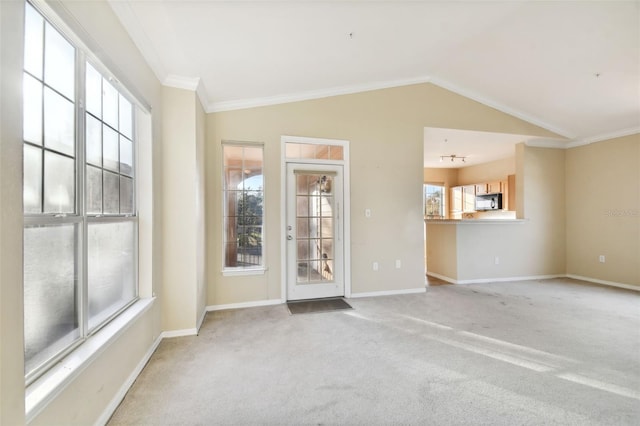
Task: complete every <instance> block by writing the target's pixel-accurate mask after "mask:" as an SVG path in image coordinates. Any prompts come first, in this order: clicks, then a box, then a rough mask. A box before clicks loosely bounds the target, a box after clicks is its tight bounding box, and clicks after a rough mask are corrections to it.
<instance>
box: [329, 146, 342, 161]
mask: <svg viewBox="0 0 640 426" xmlns="http://www.w3.org/2000/svg"><path fill="white" fill-rule="evenodd" d="M343 152H344V150H343V149H342V147H341V146H337V145H331V147H330V151H329V158H331V159H332V160H343V159H344V158H343V155H344V154H343Z"/></svg>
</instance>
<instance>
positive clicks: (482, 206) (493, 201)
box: [476, 193, 502, 212]
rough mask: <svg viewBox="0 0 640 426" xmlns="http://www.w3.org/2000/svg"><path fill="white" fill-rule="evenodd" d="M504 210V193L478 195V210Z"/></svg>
mask: <svg viewBox="0 0 640 426" xmlns="http://www.w3.org/2000/svg"><path fill="white" fill-rule="evenodd" d="M487 210H502V194H500V193H497V194H482V195H477V196H476V211H479V212H483V211H487Z"/></svg>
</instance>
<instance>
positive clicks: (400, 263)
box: [396, 259, 402, 269]
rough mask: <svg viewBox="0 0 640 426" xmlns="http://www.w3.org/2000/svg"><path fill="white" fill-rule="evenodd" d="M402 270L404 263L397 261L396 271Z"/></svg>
mask: <svg viewBox="0 0 640 426" xmlns="http://www.w3.org/2000/svg"><path fill="white" fill-rule="evenodd" d="M400 268H402V262H401V261H400V259H396V269H400Z"/></svg>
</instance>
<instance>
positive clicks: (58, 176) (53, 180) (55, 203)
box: [44, 152, 75, 213]
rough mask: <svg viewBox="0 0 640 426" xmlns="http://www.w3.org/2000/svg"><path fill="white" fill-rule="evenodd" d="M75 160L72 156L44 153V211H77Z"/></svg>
mask: <svg viewBox="0 0 640 426" xmlns="http://www.w3.org/2000/svg"><path fill="white" fill-rule="evenodd" d="M74 204H75V162H74V160H73V159H72V158H68V157H65V156H62V155H58V154H54V153H53V152H45V153H44V212H45V213H73V212H75V208H74Z"/></svg>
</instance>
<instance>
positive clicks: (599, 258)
mask: <svg viewBox="0 0 640 426" xmlns="http://www.w3.org/2000/svg"><path fill="white" fill-rule="evenodd" d="M598 261H599V262H600V263H604V261H605V258H604V254H601V255H600V256H599V257H598Z"/></svg>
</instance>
